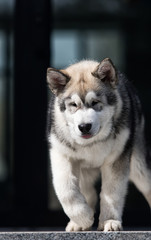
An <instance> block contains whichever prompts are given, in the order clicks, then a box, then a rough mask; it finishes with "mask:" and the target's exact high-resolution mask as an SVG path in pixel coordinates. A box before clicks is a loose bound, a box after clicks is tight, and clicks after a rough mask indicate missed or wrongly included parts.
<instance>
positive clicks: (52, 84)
mask: <svg viewBox="0 0 151 240" xmlns="http://www.w3.org/2000/svg"><path fill="white" fill-rule="evenodd" d="M69 80H70V77H69V76H68V75H67V74H65V73H64V72H63V70H57V69H55V68H48V69H47V83H48V86H49V88H50V89H51V91H52V92H53V93H54V94H56V95H58V94H59V93H61V92H62V91H63V89H64V87H65V86H66V84H67V82H68V81H69Z"/></svg>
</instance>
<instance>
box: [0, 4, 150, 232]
mask: <svg viewBox="0 0 151 240" xmlns="http://www.w3.org/2000/svg"><path fill="white" fill-rule="evenodd" d="M105 57H110V58H111V59H112V60H113V62H114V63H115V65H116V66H117V67H118V68H119V69H120V71H122V72H124V73H126V76H127V77H128V78H129V79H130V80H131V81H132V82H133V83H134V85H135V86H136V87H137V89H138V93H139V96H140V98H141V101H142V104H143V109H144V114H145V116H146V126H147V130H146V134H147V139H148V142H149V143H150V142H151V126H150V121H151V110H150V104H151V99H150V96H151V90H150V89H151V74H150V70H151V60H150V58H151V1H150V0H93V1H92V0H87V1H81V0H72V1H71V0H38V1H36V0H30V1H27V0H0V216H1V217H0V229H4V228H8V229H10V228H13V229H16V230H17V229H20V228H22V229H23V228H24V229H32V230H34V229H37V228H39V229H55V228H56V227H61V228H62V227H65V225H66V223H67V221H68V218H67V217H66V216H65V214H64V213H63V211H62V209H61V207H60V205H59V203H58V201H57V199H56V197H55V194H54V191H53V187H52V184H51V175H50V173H49V168H50V164H49V159H48V148H47V141H46V115H47V105H48V100H49V95H50V93H49V90H48V89H47V85H46V69H47V67H49V66H51V67H55V68H64V67H66V66H67V65H69V64H71V63H74V62H75V61H79V60H81V59H94V60H98V61H101V60H102V59H103V58H105ZM97 215H98V213H97V214H96V216H97ZM96 224H97V220H96V221H95V225H96ZM123 224H124V227H125V229H128V228H129V227H131V228H132V229H138V228H140V227H141V228H144V229H149V228H150V227H151V215H150V209H149V207H148V205H147V203H146V201H145V200H144V198H143V197H142V195H141V194H140V193H139V192H138V191H137V190H136V188H135V187H134V186H133V185H132V184H130V185H129V192H128V195H127V200H126V206H125V210H124V216H123Z"/></svg>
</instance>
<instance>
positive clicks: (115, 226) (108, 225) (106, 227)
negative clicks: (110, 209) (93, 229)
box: [98, 220, 122, 232]
mask: <svg viewBox="0 0 151 240" xmlns="http://www.w3.org/2000/svg"><path fill="white" fill-rule="evenodd" d="M120 230H122V225H121V222H120V221H118V220H107V221H105V222H103V223H99V226H98V231H104V232H109V231H120Z"/></svg>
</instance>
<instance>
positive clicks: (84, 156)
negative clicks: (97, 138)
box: [75, 141, 113, 168]
mask: <svg viewBox="0 0 151 240" xmlns="http://www.w3.org/2000/svg"><path fill="white" fill-rule="evenodd" d="M112 148H113V141H108V142H106V143H97V144H94V145H93V144H92V146H88V147H83V148H82V147H81V148H79V149H77V152H76V153H75V158H76V159H78V160H80V161H81V167H85V168H90V167H91V168H98V167H101V166H102V164H103V163H104V161H105V159H107V158H108V157H109V156H110V154H111V152H112Z"/></svg>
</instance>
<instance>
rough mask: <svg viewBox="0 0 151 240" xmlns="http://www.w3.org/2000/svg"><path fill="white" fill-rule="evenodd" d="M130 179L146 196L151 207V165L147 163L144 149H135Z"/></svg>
mask: <svg viewBox="0 0 151 240" xmlns="http://www.w3.org/2000/svg"><path fill="white" fill-rule="evenodd" d="M130 180H131V181H132V182H133V183H134V184H135V185H136V187H137V188H138V190H139V191H140V192H141V193H142V194H143V195H144V197H145V198H146V200H147V202H148V204H149V206H150V208H151V166H149V165H148V164H147V161H146V158H145V154H143V151H142V152H140V150H137V151H136V149H135V151H134V153H133V155H132V159H131V167H130Z"/></svg>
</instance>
